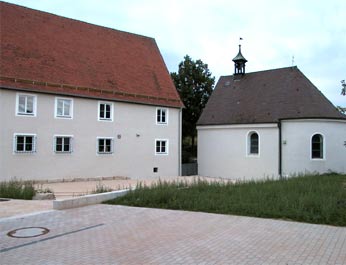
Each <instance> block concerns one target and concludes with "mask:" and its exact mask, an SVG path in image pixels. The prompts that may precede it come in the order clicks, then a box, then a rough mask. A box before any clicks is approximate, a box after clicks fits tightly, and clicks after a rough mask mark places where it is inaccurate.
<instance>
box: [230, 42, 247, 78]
mask: <svg viewBox="0 0 346 265" xmlns="http://www.w3.org/2000/svg"><path fill="white" fill-rule="evenodd" d="M232 61H233V62H234V75H244V74H245V63H246V62H247V60H246V59H245V57H244V56H243V55H242V54H241V45H240V44H239V52H238V54H237V56H236V57H234V58H233V60H232Z"/></svg>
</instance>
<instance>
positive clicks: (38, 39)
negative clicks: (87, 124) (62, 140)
mask: <svg viewBox="0 0 346 265" xmlns="http://www.w3.org/2000/svg"><path fill="white" fill-rule="evenodd" d="M0 27H1V28H0V29H1V48H0V49H1V63H0V69H1V72H0V75H1V77H2V78H1V81H0V82H1V83H0V84H1V86H2V87H7V88H14V89H27V90H35V91H38V92H50V93H54V92H55V93H65V92H66V93H67V94H70V95H74V96H89V97H96V98H103V97H105V98H109V99H114V100H123V101H130V102H137V103H144V104H154V105H166V106H172V107H182V106H183V104H182V102H181V100H180V98H179V95H178V93H177V91H176V89H175V87H174V84H173V82H172V80H171V78H170V75H169V73H168V71H167V68H166V65H165V63H164V61H163V58H162V56H161V54H160V51H159V49H158V47H157V45H156V42H155V40H154V39H153V38H149V37H145V36H140V35H136V34H132V33H127V32H123V31H119V30H114V29H110V28H105V27H101V26H96V25H92V24H88V23H85V22H81V21H77V20H73V19H68V18H64V17H60V16H56V15H52V14H49V13H45V12H41V11H36V10H33V9H29V8H25V7H21V6H17V5H13V4H8V3H4V2H0ZM14 79H19V80H27V81H28V82H27V83H25V82H24V81H23V82H14V81H13V80H14ZM46 83H47V84H57V85H56V86H55V87H54V86H53V85H52V86H49V85H46ZM59 86H60V88H57V87H59ZM61 87H63V89H62V88H61ZM68 87H70V88H68ZM76 87H84V88H87V89H85V90H79V89H73V88H76ZM92 89H95V90H94V91H93V90H92ZM107 91H108V92H107ZM150 97H151V98H150Z"/></svg>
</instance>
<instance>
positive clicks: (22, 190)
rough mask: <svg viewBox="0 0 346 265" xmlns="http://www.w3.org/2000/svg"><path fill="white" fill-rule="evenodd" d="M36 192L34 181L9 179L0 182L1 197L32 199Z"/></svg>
mask: <svg viewBox="0 0 346 265" xmlns="http://www.w3.org/2000/svg"><path fill="white" fill-rule="evenodd" d="M35 194H36V191H35V187H34V184H33V182H32V181H22V180H16V179H13V180H9V181H1V182H0V198H11V199H22V200H31V199H32V197H34V196H35Z"/></svg>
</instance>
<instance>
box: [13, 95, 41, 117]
mask: <svg viewBox="0 0 346 265" xmlns="http://www.w3.org/2000/svg"><path fill="white" fill-rule="evenodd" d="M21 96H25V97H26V100H25V112H20V111H19V98H20V97H21ZM27 97H32V98H33V106H32V113H27ZM36 115H37V95H35V94H30V93H17V94H16V116H19V117H36Z"/></svg>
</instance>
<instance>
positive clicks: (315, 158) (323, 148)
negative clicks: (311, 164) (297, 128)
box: [310, 132, 326, 161]
mask: <svg viewBox="0 0 346 265" xmlns="http://www.w3.org/2000/svg"><path fill="white" fill-rule="evenodd" d="M315 135H319V136H321V138H322V143H320V145H322V157H313V156H312V151H313V150H312V148H313V143H312V139H313V138H314V136H315ZM320 147H321V146H320ZM319 152H320V153H321V150H320V151H319ZM325 159H326V138H325V136H324V135H323V134H322V133H320V132H315V133H313V134H312V135H311V137H310V160H313V161H322V160H325Z"/></svg>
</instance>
